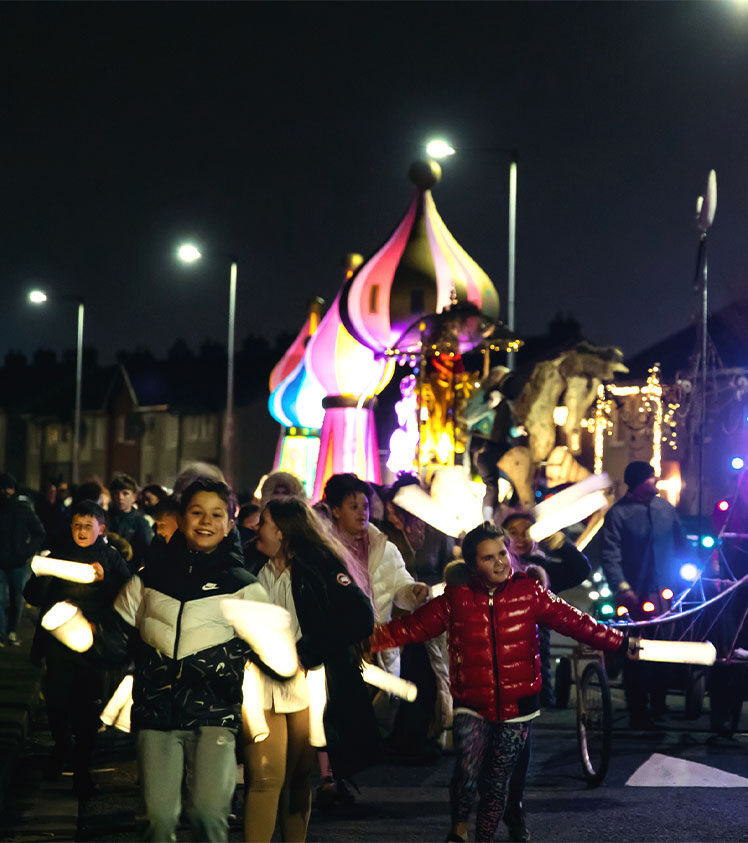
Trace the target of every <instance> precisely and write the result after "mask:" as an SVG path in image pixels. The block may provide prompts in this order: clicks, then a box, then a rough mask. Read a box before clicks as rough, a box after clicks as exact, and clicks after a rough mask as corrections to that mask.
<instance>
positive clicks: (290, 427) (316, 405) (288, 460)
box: [268, 298, 325, 494]
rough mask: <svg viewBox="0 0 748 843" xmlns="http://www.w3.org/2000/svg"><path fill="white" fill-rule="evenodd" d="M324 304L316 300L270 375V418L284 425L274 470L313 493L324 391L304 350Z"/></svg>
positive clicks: (276, 452)
mask: <svg viewBox="0 0 748 843" xmlns="http://www.w3.org/2000/svg"><path fill="white" fill-rule="evenodd" d="M323 305H324V302H323V300H322V299H320V298H315V299H313V300H312V302H311V303H310V305H309V316H308V317H307V320H306V322H305V323H304V325H303V327H302V329H301V331H300V332H299V334H298V336H297V337H296V339H295V340H294V341H293V342H292V343H291V345H290V346H289V348H288V350H287V351H286V353H285V354H284V355H283V357H281V359H280V360H279V361H278V363H276V365H275V366H274V367H273V370H272V372H271V373H270V389H271V393H270V398H269V399H268V409H269V410H270V415H271V416H273V418H274V419H275V420H276V421H278V422H279V423H280V425H281V433H280V436H279V437H278V446H277V448H276V451H275V460H274V462H273V471H288V472H290V473H291V474H294V475H296V476H297V477H298V478H299V479H300V480H302V481H303V483H304V486H305V487H306V491H307V494H311V491H312V488H313V484H314V474H315V471H316V468H317V456H318V454H319V428H320V427H321V426H322V420H323V416H324V410H323V408H322V399H323V398H324V397H325V391H324V389H323V388H322V387H321V386H320V384H319V383H318V381H317V380H316V379H315V378H314V376H313V375H312V374H311V373H310V372H309V370H308V369H307V367H306V364H305V362H304V351H305V349H306V346H307V343H308V342H309V339H310V338H311V336H312V335H313V334H314V333H315V331H316V330H317V327H318V325H319V322H320V316H321V313H322V307H323Z"/></svg>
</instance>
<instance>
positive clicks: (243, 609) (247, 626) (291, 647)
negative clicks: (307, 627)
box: [221, 597, 299, 679]
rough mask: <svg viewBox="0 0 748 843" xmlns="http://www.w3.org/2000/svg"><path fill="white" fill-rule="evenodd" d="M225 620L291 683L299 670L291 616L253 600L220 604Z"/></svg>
mask: <svg viewBox="0 0 748 843" xmlns="http://www.w3.org/2000/svg"><path fill="white" fill-rule="evenodd" d="M221 611H222V612H223V616H224V618H226V620H227V621H228V622H229V623H230V624H231V625H232V626H233V627H234V629H235V630H236V634H237V635H238V636H239V637H240V638H243V639H244V640H245V641H246V642H247V643H248V644H249V646H250V647H251V648H252V649H253V650H254V651H255V653H257V655H258V656H259V657H260V659H261V660H262V661H263V662H264V663H265V664H266V665H267V666H268V667H269V668H270V669H271V670H273V671H275V673H277V674H279V675H280V676H283V677H285V678H286V679H290V678H291V677H292V676H294V675H295V674H296V671H297V670H298V669H299V660H298V657H297V655H296V642H295V641H294V639H293V635H292V634H291V616H290V615H289V614H288V612H287V611H286V610H285V609H284V608H283V607H282V606H276V605H274V604H273V603H260V602H258V601H256V600H238V599H236V598H230V597H229V598H226V599H224V600H221Z"/></svg>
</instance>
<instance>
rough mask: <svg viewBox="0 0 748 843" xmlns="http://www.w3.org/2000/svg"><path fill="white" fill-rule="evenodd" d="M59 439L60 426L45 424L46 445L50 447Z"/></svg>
mask: <svg viewBox="0 0 748 843" xmlns="http://www.w3.org/2000/svg"><path fill="white" fill-rule="evenodd" d="M59 441H60V426H59V425H57V424H50V425H47V447H48V448H51V447H53V446H54V445H56V444H57V443H58V442H59Z"/></svg>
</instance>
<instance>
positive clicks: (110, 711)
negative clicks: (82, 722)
mask: <svg viewBox="0 0 748 843" xmlns="http://www.w3.org/2000/svg"><path fill="white" fill-rule="evenodd" d="M128 703H129V705H128ZM125 708H126V709H127V715H126V722H127V728H126V729H123V728H122V725H118V724H119V721H120V717H121V716H122V715H123V710H124V709H125ZM130 708H132V674H131V673H128V674H127V676H125V677H124V679H123V680H122V681H121V682H120V683H119V685H118V686H117V690H116V691H115V692H114V693H113V694H112V696H111V699H110V700H109V702H108V703H107V704H106V705H105V706H104V710H103V711H102V712H101V714H100V715H99V718H100V720H101V722H102V723H106V725H107V726H115V727H116V728H118V729H122V731H123V732H129V731H130ZM124 723H125V718H124V717H123V719H122V724H123V725H124Z"/></svg>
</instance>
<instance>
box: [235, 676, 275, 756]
mask: <svg viewBox="0 0 748 843" xmlns="http://www.w3.org/2000/svg"><path fill="white" fill-rule="evenodd" d="M242 696H243V700H242V722H243V724H244V734H245V735H247V736H249V739H250V740H251V741H252V743H259V742H260V741H264V740H265V739H266V738H267V737H268V735H269V734H270V729H269V728H268V722H267V720H266V719H265V705H264V703H265V694H264V688H263V683H262V676H261V675H260V671H259V668H258V667H257V665H256V664H252V663H251V662H250V663H249V664H248V665H247V667H246V670H245V671H244V680H243V681H242Z"/></svg>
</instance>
